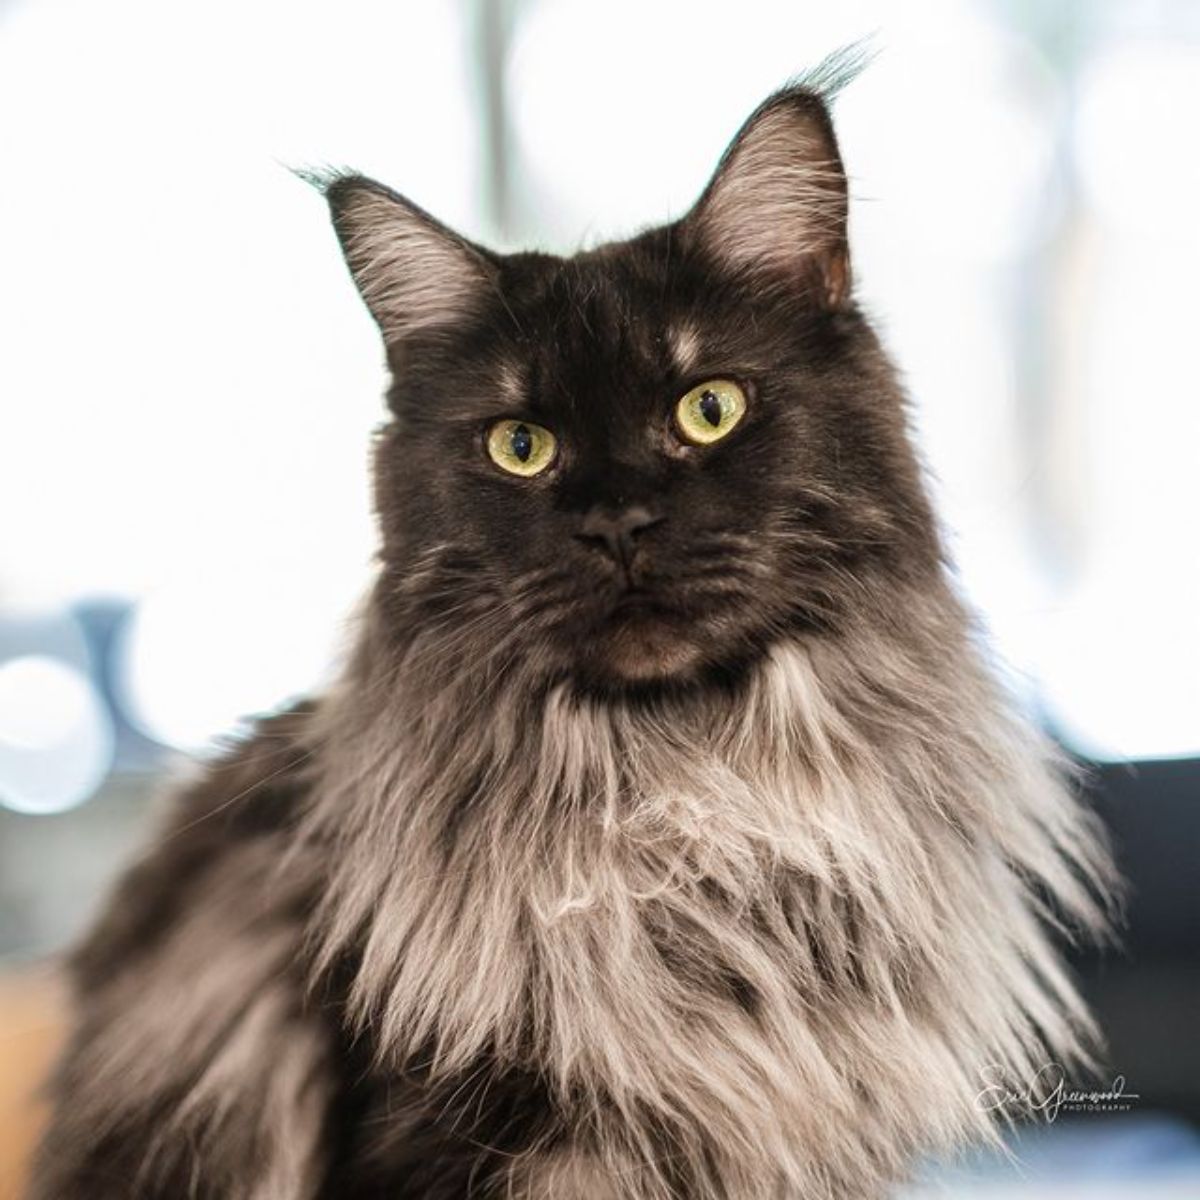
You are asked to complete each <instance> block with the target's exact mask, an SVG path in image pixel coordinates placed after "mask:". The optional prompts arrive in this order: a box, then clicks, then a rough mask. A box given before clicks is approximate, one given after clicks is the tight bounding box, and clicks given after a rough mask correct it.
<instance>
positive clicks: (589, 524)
mask: <svg viewBox="0 0 1200 1200" xmlns="http://www.w3.org/2000/svg"><path fill="white" fill-rule="evenodd" d="M663 519H664V518H663V515H662V514H661V513H659V512H655V511H654V510H653V509H650V508H647V507H646V506H645V505H643V504H633V505H630V506H628V507H626V508H622V509H618V510H616V511H614V510H613V509H611V508H609V507H607V506H606V505H601V504H597V505H594V506H593V507H592V508H591V509H589V510H588V512H586V513H585V514H584V516H583V519H582V520H581V521H580V523H579V532H578V533H576V535H575V536H576V537H577V538H578V539H579V540H580V541H581V542H585V543H587V544H588V545H591V546H595V547H596V548H597V549H600V550H603V551H604V552H605V553H606V554H608V555H609V557H610V558H612V559H613V561H614V562H618V563H620V564H621V566H622V567H628V566H629V564H630V563H631V562H632V561H633V555H634V551H635V550H636V549H637V539H638V538H639V537H640V536H641V535H642V534H643V533H645V532H646V530H647V529H650V528H652V527H653V526H655V525H658V524H660V523H661V522H662V521H663Z"/></svg>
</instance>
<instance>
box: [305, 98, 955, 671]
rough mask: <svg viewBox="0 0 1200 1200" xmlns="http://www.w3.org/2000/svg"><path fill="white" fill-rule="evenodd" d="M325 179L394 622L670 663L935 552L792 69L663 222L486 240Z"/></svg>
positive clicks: (514, 658)
mask: <svg viewBox="0 0 1200 1200" xmlns="http://www.w3.org/2000/svg"><path fill="white" fill-rule="evenodd" d="M328 195H329V198H330V202H331V204H332V206H333V210H334V216H335V223H336V226H337V229H338V232H339V234H340V236H341V238H342V241H343V245H344V247H345V249H346V254H347V259H348V262H349V264H350V267H351V270H352V272H353V273H354V276H355V279H356V281H357V282H358V284H359V287H360V289H361V290H362V292H363V295H364V298H365V299H366V300H367V303H368V305H369V306H370V308H371V310H372V312H373V313H374V315H375V316H376V319H377V320H378V321H379V323H380V326H381V328H382V330H383V332H384V335H385V339H386V341H387V344H388V350H389V360H390V362H391V365H392V369H393V375H394V385H393V388H392V390H391V393H390V402H391V406H392V409H393V412H394V420H393V421H392V422H391V423H390V424H389V425H388V426H387V427H386V428H385V430H384V432H383V434H382V436H381V439H380V443H379V447H378V453H377V459H376V462H377V502H378V507H379V511H380V514H381V520H382V526H383V535H384V553H383V557H384V563H385V573H384V580H383V588H384V593H383V594H384V596H385V598H386V603H387V605H388V610H389V611H390V612H391V613H392V614H393V616H394V620H395V621H396V623H397V627H398V628H397V632H398V634H400V636H402V637H410V636H411V637H413V638H416V639H417V640H418V641H421V642H423V644H424V646H425V649H426V651H427V652H428V653H430V654H433V655H439V654H441V655H445V656H446V657H447V658H453V659H454V660H456V661H459V662H461V661H464V660H465V661H466V662H468V663H472V662H473V663H477V664H479V665H480V666H481V667H482V666H484V665H485V664H488V665H491V666H493V667H496V668H499V669H506V668H509V667H512V668H519V669H523V670H527V671H533V672H536V673H540V674H543V675H546V676H551V677H558V676H563V675H571V676H575V677H576V678H578V679H579V680H581V681H583V682H584V683H586V684H588V685H590V686H598V687H606V688H611V687H629V686H634V687H645V686H648V685H649V686H656V685H659V684H661V683H663V682H664V681H666V682H668V683H670V684H672V685H674V684H676V683H680V682H687V681H692V680H696V679H701V678H706V677H708V676H710V675H711V674H713V673H714V672H715V673H726V672H729V671H733V670H736V669H738V668H739V667H740V666H742V665H744V664H746V663H748V662H752V661H753V660H754V659H755V658H756V657H757V656H758V655H760V654H761V653H762V652H763V651H764V650H765V649H766V648H768V647H769V646H770V645H771V643H772V642H773V641H774V640H776V639H777V638H780V637H794V636H817V635H819V633H820V631H822V630H827V629H829V628H830V627H836V625H837V624H838V623H839V622H841V621H843V620H844V619H845V618H846V616H847V614H848V613H849V612H850V611H852V610H853V609H855V608H856V607H860V606H862V605H864V604H869V603H880V602H882V601H884V600H885V597H886V593H887V588H888V585H889V583H892V584H894V582H895V580H896V579H897V578H898V577H900V576H911V575H912V574H913V573H914V572H918V573H919V572H920V571H923V570H928V569H930V568H931V566H932V565H933V564H934V562H935V560H936V554H937V551H936V539H935V536H934V534H933V530H932V525H931V522H930V518H929V514H928V511H927V508H926V505H925V501H924V497H923V494H922V491H921V488H920V484H919V481H918V477H917V472H916V469H915V466H914V464H913V459H912V455H911V452H910V450H909V447H908V443H907V440H906V437H905V432H904V427H903V419H902V414H901V409H900V401H899V398H898V396H897V394H896V390H895V387H894V385H893V383H892V380H891V375H890V372H889V370H888V368H887V365H886V363H885V361H884V360H883V358H882V356H881V354H880V352H879V350H878V347H877V345H876V343H875V340H874V338H873V336H872V335H871V332H870V330H869V328H868V327H867V325H866V323H865V322H864V320H863V319H862V317H861V316H860V315H859V314H858V312H857V311H856V310H855V309H854V307H853V306H852V304H851V303H850V302H849V299H848V295H847V293H848V271H847V265H846V264H847V258H846V246H845V181H844V176H843V175H842V172H841V167H840V162H839V160H838V156H837V150H836V146H835V145H834V143H833V135H832V128H831V126H830V124H829V121H828V117H827V115H826V112H825V109H824V106H823V104H822V103H821V102H820V100H819V99H817V98H816V97H814V96H813V95H812V94H810V93H808V92H800V91H791V92H786V93H782V94H781V95H779V96H777V97H775V98H773V99H772V100H771V101H769V102H768V103H767V104H766V105H764V106H763V107H762V108H761V109H760V110H759V112H758V113H756V114H755V116H754V117H752V118H751V120H750V121H749V122H748V123H747V126H746V127H745V128H744V129H743V131H742V133H741V134H740V135H739V137H738V138H737V139H735V141H734V143H733V145H732V146H731V149H730V152H729V153H728V154H727V155H726V158H725V159H724V160H723V162H722V164H721V166H720V167H719V169H718V172H717V174H716V176H715V177H714V179H713V182H712V183H711V184H710V186H709V188H708V190H707V191H706V193H705V195H704V196H703V197H702V199H701V200H700V202H699V203H698V204H697V206H696V208H695V209H694V210H693V211H692V213H691V214H689V215H688V216H687V217H685V218H684V219H683V220H682V221H679V222H676V223H675V224H674V225H672V226H669V227H665V228H662V229H658V230H653V231H650V232H648V233H646V234H643V235H641V236H640V237H638V238H635V239H633V240H632V241H630V242H625V243H617V244H613V245H609V246H605V247H601V248H600V249H598V250H595V251H591V252H588V253H585V254H582V255H579V256H577V257H575V258H573V259H565V260H564V259H559V258H553V257H550V256H546V255H534V254H529V255H513V256H509V257H499V256H493V255H490V254H488V253H486V252H484V251H481V250H479V249H478V248H476V247H472V246H470V245H468V244H467V243H464V242H463V241H462V240H461V239H458V238H456V237H455V236H454V235H453V234H451V233H450V232H449V231H447V230H445V229H444V228H442V227H441V226H439V225H437V224H436V223H435V222H433V221H432V220H431V219H430V218H428V217H427V216H425V214H423V213H421V212H420V211H419V210H416V209H414V208H413V207H412V206H411V205H409V204H408V203H407V202H405V201H403V200H401V199H400V198H398V197H395V196H394V195H392V194H391V193H389V192H387V191H386V190H385V189H382V188H380V187H379V186H378V185H375V184H372V183H371V182H369V181H366V180H362V179H360V178H357V177H354V178H343V179H339V180H336V181H334V182H333V183H332V184H331V185H330V186H329V187H328Z"/></svg>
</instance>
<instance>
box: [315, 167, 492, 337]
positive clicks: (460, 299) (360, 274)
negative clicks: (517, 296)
mask: <svg viewBox="0 0 1200 1200" xmlns="http://www.w3.org/2000/svg"><path fill="white" fill-rule="evenodd" d="M315 182H316V183H317V185H318V186H319V187H320V188H321V190H322V191H323V192H324V193H325V198H326V200H328V202H329V209H330V213H331V215H332V217H333V227H334V229H335V231H336V232H337V236H338V240H339V241H340V242H341V245H342V253H343V254H344V255H345V258H346V265H347V266H348V267H349V268H350V274H351V275H352V276H353V277H354V282H355V284H356V285H357V286H358V290H359V293H360V294H361V296H362V298H363V301H364V302H365V303H366V306H367V308H368V309H369V310H370V312H371V315H372V316H373V317H374V318H375V321H376V323H377V324H378V325H379V328H380V330H381V331H382V333H383V338H384V341H385V342H386V343H387V344H388V345H389V346H393V345H396V344H398V343H401V342H403V341H405V340H406V339H408V338H410V337H412V336H413V335H414V334H417V333H426V332H433V331H435V330H437V329H440V328H449V327H453V326H455V325H460V324H462V323H463V322H464V321H466V320H468V319H469V318H470V317H471V316H472V315H473V314H474V313H475V312H477V311H478V309H479V307H480V306H481V305H482V304H483V302H484V300H485V298H486V297H487V295H488V293H489V291H490V289H491V287H492V286H493V284H494V277H495V269H496V264H495V261H494V259H492V257H491V256H490V255H489V254H488V253H487V252H486V251H485V250H482V249H481V248H480V247H478V246H475V245H473V244H472V243H471V242H469V241H467V240H466V239H465V238H463V237H460V236H459V235H458V234H456V233H455V232H454V231H453V230H452V229H448V228H447V227H446V226H445V225H443V224H442V223H441V222H440V221H437V220H435V219H434V218H433V217H431V216H430V215H429V214H428V213H427V212H425V211H424V210H423V209H421V208H418V207H417V205H415V204H413V203H412V202H411V201H409V200H406V199H405V198H404V197H403V196H400V195H397V194H396V193H395V192H393V191H391V190H390V189H389V188H386V187H384V186H383V184H380V183H376V182H375V181H374V180H373V179H367V178H366V177H365V176H362V175H337V176H334V177H332V178H324V179H317V180H315Z"/></svg>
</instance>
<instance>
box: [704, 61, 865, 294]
mask: <svg viewBox="0 0 1200 1200" xmlns="http://www.w3.org/2000/svg"><path fill="white" fill-rule="evenodd" d="M851 70H852V68H851V66H850V65H849V64H842V66H841V68H840V69H837V64H831V60H826V62H825V63H823V64H822V66H821V68H819V69H818V71H817V72H814V73H813V74H812V75H811V76H809V77H807V78H806V79H805V80H804V81H802V82H800V83H794V84H792V85H790V86H788V87H786V88H784V89H783V90H782V91H780V92H777V93H776V94H775V95H773V96H771V97H770V98H769V99H768V100H767V101H765V102H764V103H763V104H762V105H760V106H759V108H758V109H757V110H756V111H755V112H754V114H753V115H752V116H751V117H750V119H749V120H748V121H747V122H746V123H745V125H743V126H742V128H741V130H740V131H739V133H738V134H737V136H736V137H735V138H734V139H733V141H732V142H731V143H730V146H729V148H728V149H727V150H726V151H725V154H724V156H723V157H722V159H721V162H720V164H719V165H718V166H717V170H716V172H715V173H714V175H713V178H712V180H711V181H710V182H709V184H708V187H707V188H706V189H705V190H704V193H703V195H702V196H701V197H700V199H699V201H697V203H696V205H695V207H694V208H693V209H692V211H691V212H690V213H689V214H688V215H687V216H686V217H685V218H684V219H683V223H682V225H683V232H684V236H685V238H686V239H687V240H688V241H689V242H691V243H692V244H695V245H697V246H699V247H700V248H701V249H702V250H703V251H704V252H705V253H706V254H707V255H708V256H709V257H710V258H711V259H713V260H714V261H715V262H716V263H717V264H718V265H720V266H722V267H725V268H727V269H729V270H731V271H733V272H735V273H737V274H744V275H749V276H754V277H757V278H759V279H762V280H767V279H769V280H772V281H778V282H789V281H792V282H797V283H803V284H808V285H812V284H815V285H816V289H817V292H818V296H819V298H820V300H821V302H822V303H824V304H826V305H828V306H829V307H834V308H836V307H838V306H840V305H841V304H842V303H843V302H844V301H845V300H846V299H847V297H848V293H849V285H850V274H849V256H848V249H847V242H846V218H847V185H846V173H845V171H844V169H843V167H842V161H841V157H840V155H839V153H838V148H837V139H836V137H835V136H834V132H833V122H832V120H831V119H830V116H829V110H828V108H827V107H826V103H825V96H826V94H828V93H830V92H831V91H833V90H836V88H837V87H838V86H841V84H843V83H844V82H845V81H846V79H847V77H848V75H849V74H850V72H851Z"/></svg>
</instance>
